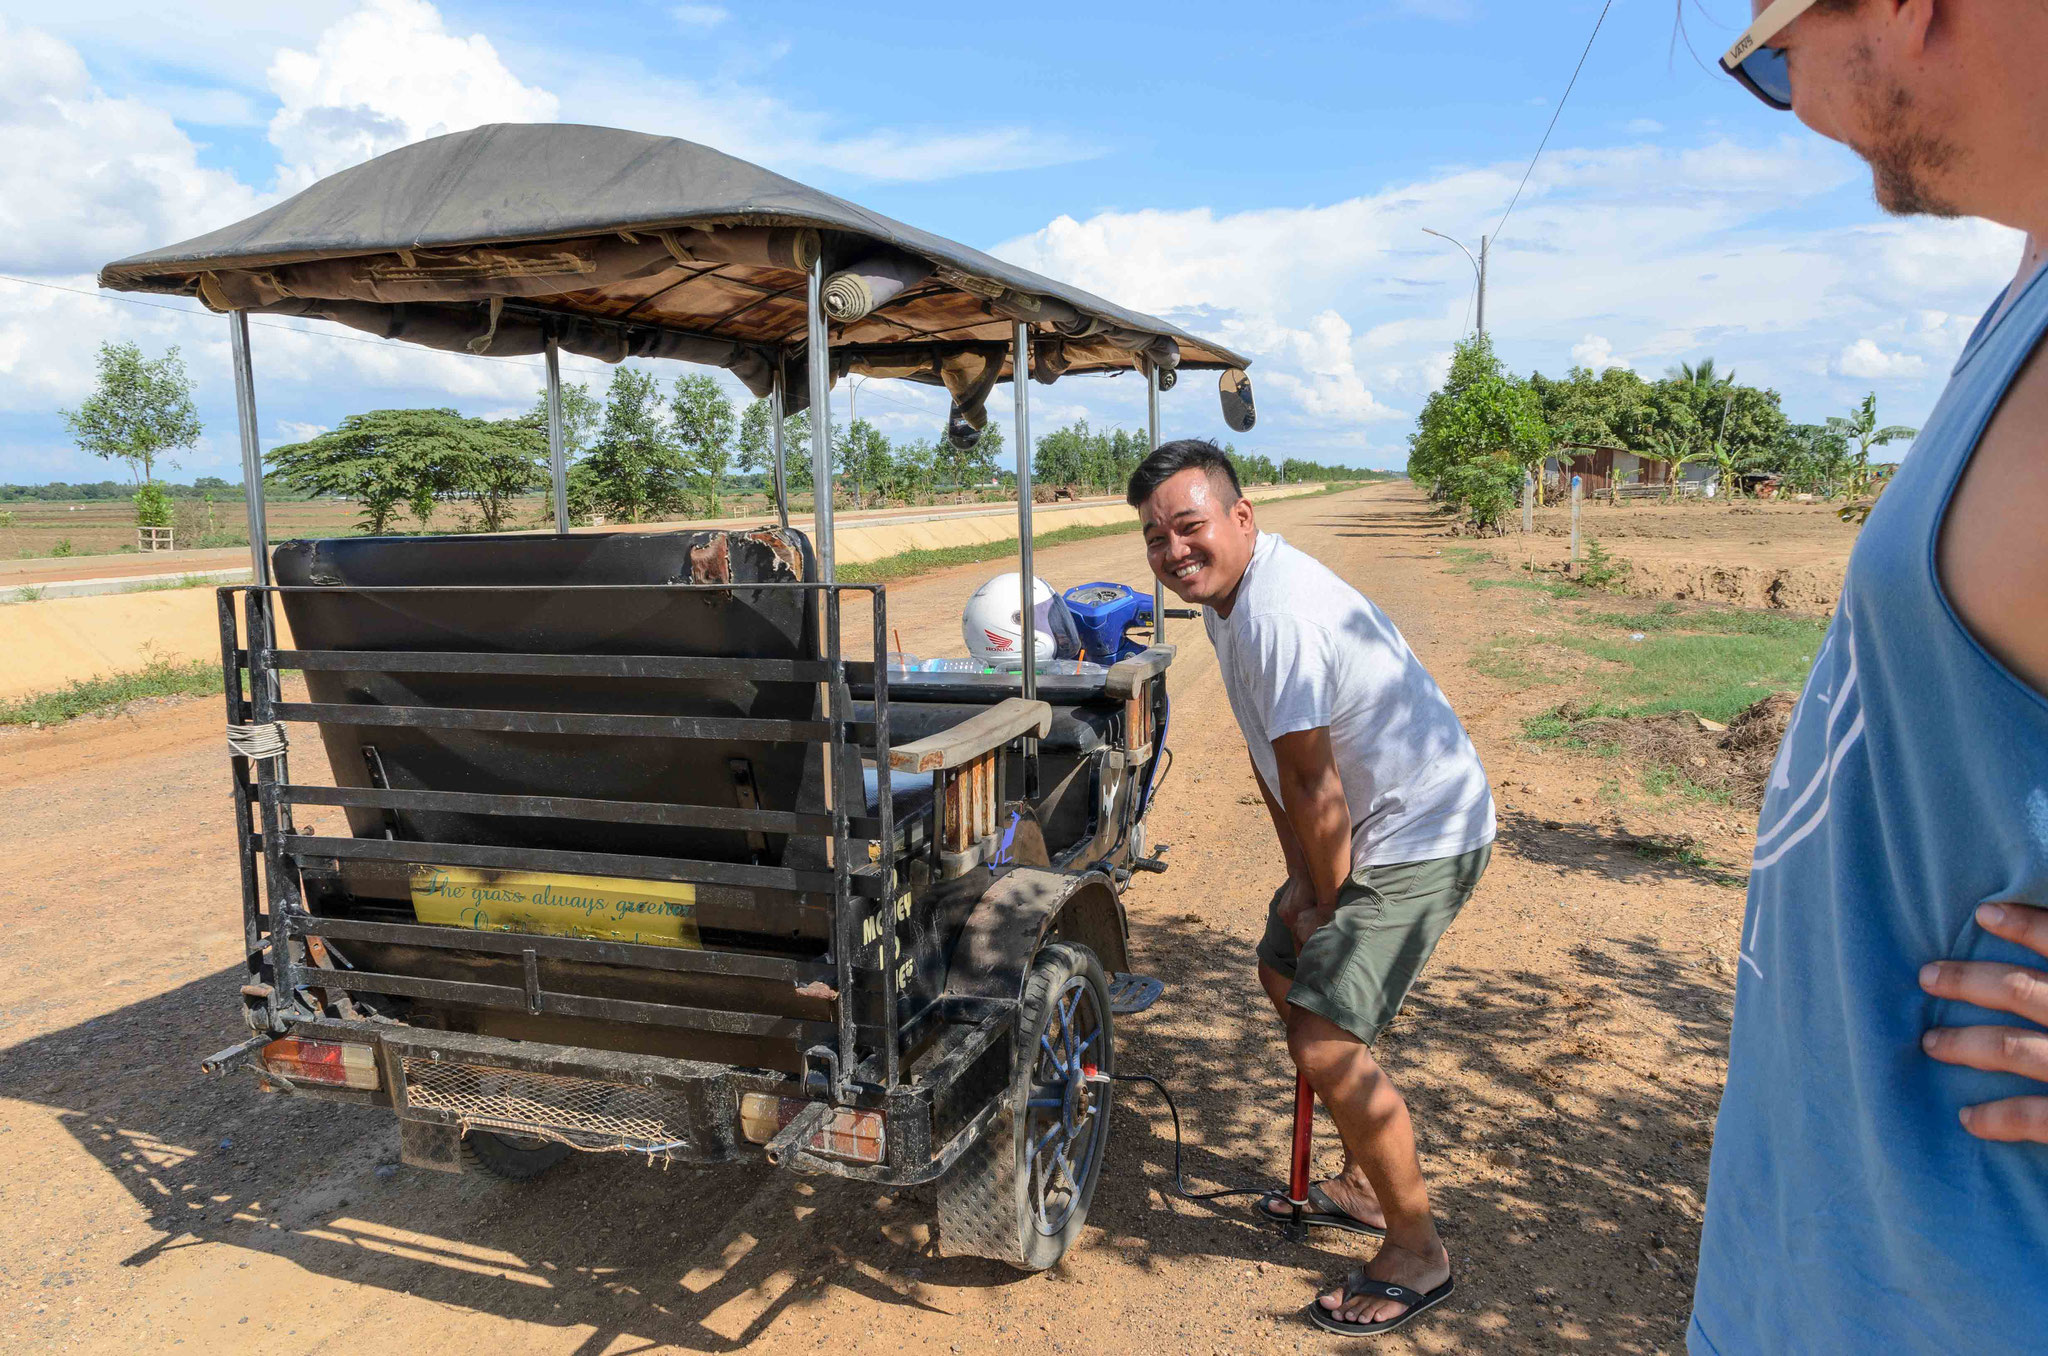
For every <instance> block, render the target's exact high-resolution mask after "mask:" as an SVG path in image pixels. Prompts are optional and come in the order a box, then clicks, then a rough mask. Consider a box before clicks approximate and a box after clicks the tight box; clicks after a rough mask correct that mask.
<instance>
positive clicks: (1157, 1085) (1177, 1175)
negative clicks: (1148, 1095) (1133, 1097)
mask: <svg viewBox="0 0 2048 1356" xmlns="http://www.w3.org/2000/svg"><path fill="white" fill-rule="evenodd" d="M1110 1077H1111V1078H1112V1079H1114V1080H1115V1081H1116V1082H1118V1083H1149V1084H1151V1085H1152V1087H1153V1088H1154V1089H1155V1090H1156V1091H1157V1092H1158V1093H1159V1095H1160V1097H1161V1098H1163V1099H1164V1100H1165V1102H1166V1109H1167V1110H1168V1111H1169V1112H1171V1113H1173V1189H1174V1192H1175V1193H1176V1194H1177V1195H1179V1196H1180V1198H1181V1199H1182V1200H1184V1201H1221V1200H1228V1199H1230V1198H1231V1197H1233V1196H1270V1195H1273V1194H1274V1190H1273V1188H1272V1187H1227V1188H1225V1189H1224V1190H1222V1191H1190V1190H1188V1184H1187V1179H1186V1178H1185V1177H1183V1176H1182V1175H1181V1166H1180V1108H1179V1107H1177V1106H1175V1105H1174V1104H1173V1094H1172V1093H1170V1092H1168V1091H1167V1090H1166V1084H1164V1083H1162V1082H1160V1081H1159V1080H1158V1079H1156V1078H1154V1077H1153V1076H1152V1075H1151V1074H1123V1073H1120V1074H1111V1075H1110ZM1279 1194H1280V1195H1282V1196H1284V1195H1286V1194H1287V1193H1286V1192H1284V1191H1282V1192H1280V1193H1279Z"/></svg>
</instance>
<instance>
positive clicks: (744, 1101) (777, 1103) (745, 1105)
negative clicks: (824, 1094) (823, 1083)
mask: <svg viewBox="0 0 2048 1356" xmlns="http://www.w3.org/2000/svg"><path fill="white" fill-rule="evenodd" d="M809 1105H810V1103H809V1102H806V1101H804V1100H803V1099H802V1098H801V1097H777V1096H776V1095H775V1094H774V1093H772V1092H748V1093H742V1094H741V1095H740V1135H741V1137H742V1138H744V1139H745V1140H746V1141H747V1142H748V1143H749V1144H766V1143H767V1142H768V1141H769V1140H771V1139H774V1138H775V1136H776V1135H778V1134H780V1133H781V1132H782V1128H783V1127H784V1126H786V1125H788V1124H789V1123H790V1122H791V1121H793V1120H795V1119H796V1115H797V1113H798V1112H799V1111H802V1110H803V1109H804V1108H805V1107H807V1106H809Z"/></svg>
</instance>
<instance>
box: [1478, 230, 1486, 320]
mask: <svg viewBox="0 0 2048 1356" xmlns="http://www.w3.org/2000/svg"><path fill="white" fill-rule="evenodd" d="M1479 337H1480V338H1481V339H1484V338H1485V337H1486V237H1485V236H1483V235H1482V236H1480V237H1479Z"/></svg>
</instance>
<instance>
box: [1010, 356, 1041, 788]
mask: <svg viewBox="0 0 2048 1356" xmlns="http://www.w3.org/2000/svg"><path fill="white" fill-rule="evenodd" d="M1010 383H1011V385H1013V386H1015V387H1016V388H1017V429H1016V432H1017V621H1018V624H1019V627H1020V630H1021V633H1022V634H1021V639H1022V641H1023V654H1024V668H1023V670H1022V677H1023V679H1024V700H1025V701H1027V702H1029V701H1037V700H1038V609H1037V607H1036V606H1034V604H1035V603H1036V602H1037V596H1036V595H1037V592H1038V590H1037V588H1036V587H1035V586H1036V584H1037V576H1036V575H1034V574H1033V573H1032V568H1031V327H1030V326H1029V325H1026V324H1025V323H1024V322H1023V321H1021V320H1020V321H1018V322H1016V324H1015V325H1014V326H1012V328H1011V342H1010ZM1024 798H1025V799H1026V800H1037V799H1038V741H1037V740H1036V739H1029V738H1027V739H1026V740H1025V741H1024Z"/></svg>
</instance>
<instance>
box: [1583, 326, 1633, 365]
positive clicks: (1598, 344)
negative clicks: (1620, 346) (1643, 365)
mask: <svg viewBox="0 0 2048 1356" xmlns="http://www.w3.org/2000/svg"><path fill="white" fill-rule="evenodd" d="M1572 365H1573V366H1574V367H1583V368H1587V369H1588V370H1590V371H1593V372H1605V371H1606V370H1607V369H1608V368H1610V367H1628V368H1633V367H1634V366H1635V364H1634V363H1632V362H1630V361H1629V360H1628V359H1626V358H1622V357H1618V356H1616V354H1615V352H1614V344H1613V343H1612V342H1611V341H1610V340H1609V339H1608V338H1607V336H1606V335H1604V334H1589V335H1587V336H1586V337H1585V338H1584V339H1581V340H1580V341H1579V342H1578V343H1576V344H1573V345H1572Z"/></svg>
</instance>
